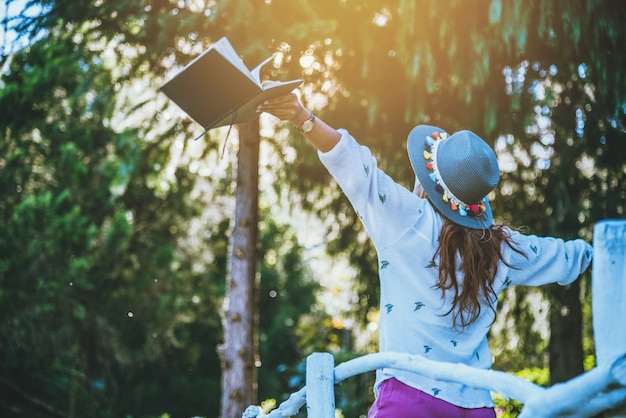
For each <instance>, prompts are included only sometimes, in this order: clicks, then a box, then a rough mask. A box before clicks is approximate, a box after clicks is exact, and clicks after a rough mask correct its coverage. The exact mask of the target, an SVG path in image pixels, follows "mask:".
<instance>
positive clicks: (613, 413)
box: [242, 220, 626, 418]
mask: <svg viewBox="0 0 626 418" xmlns="http://www.w3.org/2000/svg"><path fill="white" fill-rule="evenodd" d="M593 245H594V262H593V268H592V280H593V283H592V297H593V300H592V308H593V326H594V334H595V344H596V357H597V367H595V368H594V369H592V370H590V371H588V372H586V373H583V374H582V375H580V376H578V377H576V378H574V379H571V380H569V381H567V382H564V383H559V384H556V385H554V386H551V387H549V388H544V387H541V386H538V385H535V384H533V383H531V382H529V381H527V380H525V379H522V378H520V377H517V376H514V375H512V374H509V373H506V372H502V371H496V370H482V369H476V368H473V367H470V366H467V365H463V364H453V363H442V362H436V361H433V360H429V359H427V358H425V357H423V356H420V355H409V354H404V353H389V352H388V353H377V354H369V355H365V356H362V357H359V358H356V359H353V360H350V361H347V362H344V363H341V364H339V365H337V366H335V365H334V360H333V357H332V355H331V354H328V353H313V354H311V355H310V356H309V357H308V358H307V369H306V386H305V387H303V388H302V389H300V390H299V391H297V392H295V393H293V394H292V395H291V396H290V397H289V399H287V400H286V401H285V402H283V403H281V404H280V405H279V406H278V408H276V409H274V410H273V411H270V412H269V414H267V415H264V414H263V413H262V411H261V408H259V407H258V406H254V405H253V406H250V407H248V409H246V411H245V412H244V413H243V415H242V417H243V418H287V417H291V416H293V415H296V414H298V412H299V411H300V409H301V408H302V406H303V405H305V404H306V405H307V416H309V417H315V418H334V417H335V394H334V385H335V384H337V383H340V382H342V381H344V380H345V379H347V378H350V377H352V376H356V375H358V374H361V373H365V372H369V371H372V370H376V369H380V368H384V367H391V368H394V369H401V370H407V371H411V372H415V373H419V374H422V375H424V376H427V377H430V378H433V379H438V380H447V381H453V382H457V383H462V384H465V385H467V386H471V387H475V388H480V389H487V390H490V391H492V392H496V393H499V394H500V395H502V396H503V397H504V398H505V399H515V400H517V401H519V402H521V403H522V404H524V408H523V410H522V412H521V414H520V415H519V418H531V417H532V418H549V417H555V416H558V417H581V418H584V417H593V416H595V415H597V414H598V413H600V412H606V414H605V416H606V417H607V418H608V417H615V418H617V417H626V326H624V325H623V324H621V323H620V324H619V326H618V327H615V326H614V325H615V320H621V321H623V320H624V318H626V220H607V221H602V222H599V223H597V224H596V225H595V226H594V243H593ZM607 411H608V412H607Z"/></svg>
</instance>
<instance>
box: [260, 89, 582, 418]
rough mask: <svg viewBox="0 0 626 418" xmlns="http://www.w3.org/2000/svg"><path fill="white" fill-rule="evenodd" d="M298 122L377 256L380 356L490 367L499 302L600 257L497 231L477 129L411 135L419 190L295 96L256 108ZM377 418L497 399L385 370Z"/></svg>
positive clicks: (436, 413) (485, 407)
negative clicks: (512, 291) (514, 290)
mask: <svg viewBox="0 0 626 418" xmlns="http://www.w3.org/2000/svg"><path fill="white" fill-rule="evenodd" d="M258 111H259V112H267V113H270V114H272V115H274V116H276V117H278V118H279V119H281V120H286V121H290V122H292V123H293V124H294V125H295V126H296V128H298V129H299V130H300V131H301V132H302V133H303V135H304V136H305V137H306V138H307V139H308V140H309V141H310V142H311V143H312V144H313V145H314V146H315V147H316V148H317V149H318V154H319V158H320V160H321V161H322V163H323V164H324V165H325V166H326V168H327V169H328V171H329V172H330V174H331V175H332V176H333V177H334V178H335V179H336V181H337V183H338V184H339V186H340V187H341V188H342V190H343V192H344V193H345V195H346V196H347V198H348V199H349V200H350V202H351V204H352V206H353V207H354V209H355V211H356V213H357V215H358V216H359V218H360V219H361V220H362V222H363V224H364V226H365V228H366V229H367V231H368V234H369V236H370V237H371V239H372V241H373V243H374V246H375V247H376V251H377V255H378V262H379V279H380V292H381V294H380V324H379V340H380V341H379V347H380V351H381V352H385V351H391V352H405V353H409V354H420V355H423V356H424V357H426V358H429V359H431V360H437V361H444V362H451V363H462V364H465V365H468V366H472V367H477V368H482V369H489V368H490V367H491V365H492V359H491V353H490V350H489V346H488V344H487V333H488V331H489V328H490V326H491V324H492V323H493V321H494V319H495V309H496V303H497V296H498V294H499V293H500V292H501V291H502V290H503V289H504V288H506V287H508V286H512V285H526V286H540V285H543V284H547V283H552V282H558V283H559V284H561V285H567V284H569V283H571V282H573V281H574V280H576V278H577V277H578V276H579V275H580V274H581V273H582V272H584V271H585V269H586V268H587V267H588V266H589V264H590V262H591V259H592V248H591V246H590V245H589V244H587V243H586V242H585V241H583V240H581V239H577V240H572V241H567V242H565V241H563V240H561V239H556V238H550V237H537V236H532V235H523V234H520V233H519V232H517V231H514V230H512V229H510V228H508V227H506V226H502V225H495V224H493V220H492V213H491V207H490V205H489V202H488V200H487V195H488V194H489V193H490V192H491V191H492V190H493V189H494V188H495V187H496V185H497V184H498V181H499V178H500V173H499V168H498V163H497V159H496V156H495V154H494V152H493V150H492V149H491V148H490V147H489V146H488V145H487V143H485V141H483V140H482V139H481V138H479V137H478V136H477V135H475V134H474V133H472V132H470V131H460V132H457V133H454V134H453V135H448V134H447V132H445V131H443V130H442V129H439V128H436V127H433V126H425V125H420V126H417V127H415V128H414V129H413V130H412V131H411V133H410V134H409V137H408V142H407V149H408V154H409V160H410V162H411V165H412V167H413V171H414V172H415V175H416V181H415V189H414V191H413V193H411V192H410V191H409V190H407V189H406V188H404V187H403V186H401V185H399V184H398V183H396V182H394V181H393V180H392V179H391V178H390V177H389V176H387V175H386V174H385V173H384V172H383V171H382V170H380V169H378V168H377V163H376V160H375V159H374V158H373V156H372V154H371V152H370V151H369V149H368V148H366V147H364V146H361V145H359V144H358V143H357V142H356V140H355V139H354V138H353V137H352V136H351V135H350V134H349V133H348V132H347V131H345V130H335V129H334V128H332V127H331V126H329V125H328V124H326V123H325V122H324V121H322V120H320V119H319V118H316V117H315V115H313V113H312V112H310V111H309V110H307V109H306V108H305V107H304V106H303V105H302V104H301V103H300V101H299V100H298V98H297V96H296V95H295V94H293V93H292V94H288V95H284V96H279V97H276V98H274V99H271V100H268V101H266V102H265V103H263V104H262V105H260V106H259V108H258ZM374 393H375V395H376V401H375V402H374V404H373V405H372V407H371V409H370V411H369V415H368V416H369V417H370V418H374V417H376V418H386V417H393V418H398V417H445V418H450V417H476V418H482V417H495V412H494V410H493V402H492V399H491V395H490V393H489V391H487V390H483V389H475V388H471V387H468V386H465V385H462V384H458V383H453V382H446V381H438V380H433V379H429V378H427V377H424V376H421V375H419V374H415V373H412V372H407V371H404V370H396V369H391V368H385V369H381V370H378V371H377V376H376V383H375V386H374Z"/></svg>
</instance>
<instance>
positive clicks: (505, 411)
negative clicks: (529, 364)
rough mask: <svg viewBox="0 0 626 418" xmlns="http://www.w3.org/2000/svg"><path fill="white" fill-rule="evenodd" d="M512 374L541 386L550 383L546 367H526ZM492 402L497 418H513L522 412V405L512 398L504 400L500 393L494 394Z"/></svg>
mask: <svg viewBox="0 0 626 418" xmlns="http://www.w3.org/2000/svg"><path fill="white" fill-rule="evenodd" d="M513 374H514V375H515V376H517V377H521V378H522V379H525V380H528V381H529V382H532V383H534V384H536V385H539V386H543V387H547V386H548V384H549V383H550V371H549V370H548V369H547V368H537V367H533V368H527V369H522V370H520V371H518V372H515V373H513ZM494 402H495V404H496V407H495V409H496V416H497V417H498V418H515V417H517V416H518V415H519V414H520V412H522V408H523V407H524V405H523V404H521V403H520V402H518V401H516V400H514V399H510V400H506V399H504V398H503V397H502V396H500V395H494Z"/></svg>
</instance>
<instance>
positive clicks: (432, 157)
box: [423, 131, 487, 218]
mask: <svg viewBox="0 0 626 418" xmlns="http://www.w3.org/2000/svg"><path fill="white" fill-rule="evenodd" d="M447 136H448V135H447V134H446V133H445V132H441V133H439V132H437V131H435V132H433V133H432V134H431V135H430V136H427V137H426V139H425V140H424V153H423V156H424V159H425V160H426V161H427V162H426V168H427V169H428V170H429V171H431V173H430V175H429V177H430V179H431V180H432V181H433V182H435V184H436V185H435V190H436V191H437V192H438V193H440V194H441V199H442V200H443V201H444V202H445V203H449V204H450V208H451V209H452V210H453V211H455V212H457V211H458V214H459V215H461V216H467V215H468V213H469V214H471V215H473V216H474V217H477V218H479V217H481V216H482V214H483V213H485V211H486V210H487V205H486V199H487V197H486V196H485V197H483V198H482V199H481V200H480V201H479V202H478V203H465V202H463V201H462V200H461V199H459V198H458V197H456V196H455V195H454V193H453V192H452V191H451V190H450V188H449V187H448V186H447V185H446V183H445V181H444V180H443V178H442V176H441V173H440V171H439V167H438V166H437V150H438V148H439V144H441V143H442V142H443V141H444V140H445V139H446V138H447Z"/></svg>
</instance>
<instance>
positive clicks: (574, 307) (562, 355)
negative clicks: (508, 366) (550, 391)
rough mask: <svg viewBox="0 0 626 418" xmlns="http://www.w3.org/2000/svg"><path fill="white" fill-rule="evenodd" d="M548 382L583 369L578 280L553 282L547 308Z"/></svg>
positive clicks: (558, 380)
mask: <svg viewBox="0 0 626 418" xmlns="http://www.w3.org/2000/svg"><path fill="white" fill-rule="evenodd" d="M549 351H550V383H551V384H555V383H559V382H564V381H566V380H569V379H571V378H573V377H576V376H578V375H579V374H581V373H583V371H584V370H583V357H584V353H583V343H582V306H581V303H580V282H579V281H578V280H577V281H575V282H574V283H572V284H571V285H569V286H567V287H561V286H555V287H554V289H553V290H552V292H551V308H550V345H549Z"/></svg>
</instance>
